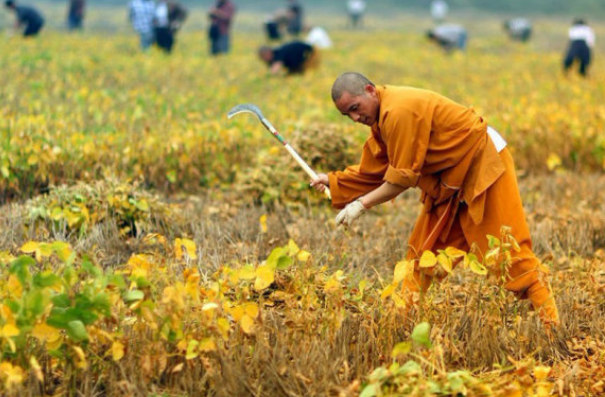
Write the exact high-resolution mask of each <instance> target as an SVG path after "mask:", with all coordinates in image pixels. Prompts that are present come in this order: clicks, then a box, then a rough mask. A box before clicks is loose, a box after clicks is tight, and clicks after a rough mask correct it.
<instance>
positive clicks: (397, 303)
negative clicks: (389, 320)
mask: <svg viewBox="0 0 605 397" xmlns="http://www.w3.org/2000/svg"><path fill="white" fill-rule="evenodd" d="M391 299H393V302H394V303H395V306H396V307H398V308H400V309H405V308H406V306H407V303H406V301H405V299H403V298H402V297H401V295H399V294H398V293H397V292H393V294H392V295H391Z"/></svg>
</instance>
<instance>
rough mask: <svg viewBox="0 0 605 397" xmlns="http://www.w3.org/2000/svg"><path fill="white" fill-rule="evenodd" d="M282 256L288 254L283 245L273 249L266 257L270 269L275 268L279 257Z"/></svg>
mask: <svg viewBox="0 0 605 397" xmlns="http://www.w3.org/2000/svg"><path fill="white" fill-rule="evenodd" d="M283 256H288V253H287V252H286V250H285V249H284V248H283V247H277V248H275V249H273V251H271V253H270V254H269V257H268V258H267V261H266V262H267V266H268V267H269V268H271V269H277V265H278V262H279V259H280V258H281V257H283Z"/></svg>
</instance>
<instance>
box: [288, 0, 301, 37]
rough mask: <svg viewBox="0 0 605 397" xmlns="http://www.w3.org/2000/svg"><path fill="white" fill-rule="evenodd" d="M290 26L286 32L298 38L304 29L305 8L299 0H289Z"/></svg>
mask: <svg viewBox="0 0 605 397" xmlns="http://www.w3.org/2000/svg"><path fill="white" fill-rule="evenodd" d="M287 14H288V26H287V27H286V30H287V31H288V33H289V34H290V35H292V36H295V37H296V36H298V35H300V33H301V32H302V29H303V8H302V6H301V5H300V3H299V2H298V0H288V11H287Z"/></svg>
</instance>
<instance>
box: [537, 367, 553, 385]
mask: <svg viewBox="0 0 605 397" xmlns="http://www.w3.org/2000/svg"><path fill="white" fill-rule="evenodd" d="M550 370H551V368H550V367H547V366H537V367H535V368H534V376H535V377H536V380H538V381H540V380H544V379H546V378H547V377H548V374H549V373H550Z"/></svg>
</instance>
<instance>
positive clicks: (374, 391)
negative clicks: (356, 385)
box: [359, 383, 380, 397]
mask: <svg viewBox="0 0 605 397" xmlns="http://www.w3.org/2000/svg"><path fill="white" fill-rule="evenodd" d="M379 392H380V385H378V384H375V383H372V384H370V385H367V386H366V387H364V388H363V390H362V392H361V394H360V395H359V397H375V396H377V395H378V393H379Z"/></svg>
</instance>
